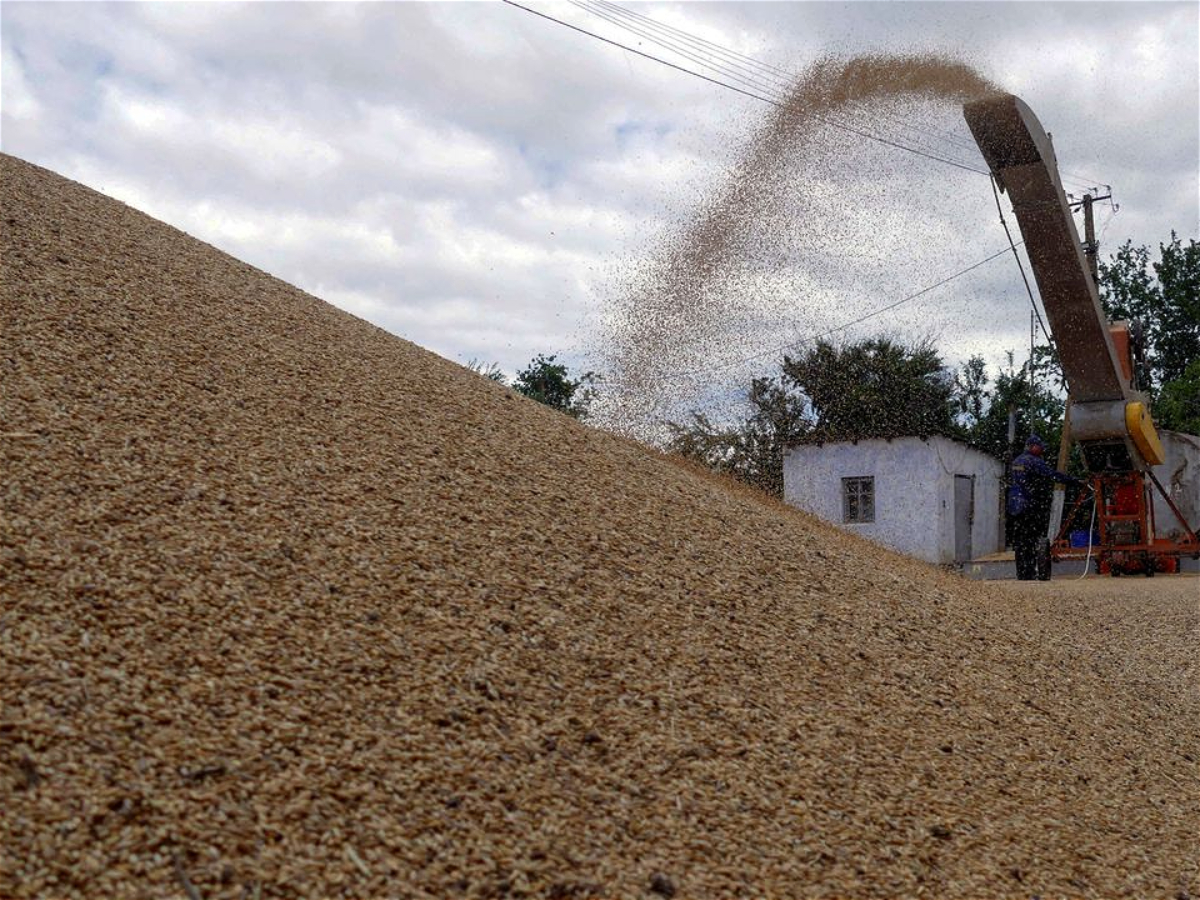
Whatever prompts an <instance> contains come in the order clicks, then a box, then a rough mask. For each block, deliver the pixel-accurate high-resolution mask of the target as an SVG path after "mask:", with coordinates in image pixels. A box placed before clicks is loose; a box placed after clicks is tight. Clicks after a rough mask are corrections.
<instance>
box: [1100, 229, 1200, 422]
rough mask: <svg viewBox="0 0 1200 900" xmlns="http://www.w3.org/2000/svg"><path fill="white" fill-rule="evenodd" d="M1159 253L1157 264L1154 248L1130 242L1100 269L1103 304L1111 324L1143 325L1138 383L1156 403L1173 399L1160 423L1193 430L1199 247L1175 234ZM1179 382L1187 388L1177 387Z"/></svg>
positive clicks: (1159, 413)
mask: <svg viewBox="0 0 1200 900" xmlns="http://www.w3.org/2000/svg"><path fill="white" fill-rule="evenodd" d="M1158 249H1159V259H1158V261H1157V262H1153V261H1152V260H1151V255H1150V250H1149V248H1147V247H1135V246H1133V243H1132V242H1131V241H1126V243H1125V244H1124V246H1122V247H1121V248H1120V249H1119V250H1118V251H1117V252H1116V253H1115V254H1114V255H1113V256H1111V257H1110V260H1109V262H1108V263H1107V264H1105V263H1101V265H1100V299H1101V302H1102V303H1103V305H1104V311H1105V313H1106V314H1107V315H1108V317H1109V318H1110V319H1113V320H1117V319H1134V320H1137V321H1140V322H1141V323H1142V325H1143V327H1144V328H1145V335H1146V354H1145V361H1144V366H1143V369H1142V371H1141V372H1139V382H1140V383H1141V385H1142V387H1143V389H1145V390H1146V391H1147V392H1148V393H1149V394H1150V395H1151V397H1152V398H1158V397H1160V396H1163V397H1170V398H1171V400H1170V401H1169V402H1168V403H1166V404H1164V405H1163V406H1161V407H1159V406H1157V405H1156V407H1155V418H1156V420H1157V421H1158V423H1159V424H1160V425H1162V426H1163V427H1166V428H1175V429H1179V430H1186V429H1187V428H1188V427H1194V423H1193V422H1192V420H1191V419H1189V418H1188V413H1187V412H1186V409H1187V408H1188V402H1187V401H1188V396H1189V395H1188V391H1189V390H1190V391H1192V394H1191V396H1194V395H1195V393H1194V392H1195V382H1194V381H1193V380H1192V378H1191V376H1189V375H1188V372H1189V371H1190V367H1191V365H1192V364H1193V363H1194V362H1195V361H1196V360H1197V359H1200V244H1198V243H1197V242H1196V241H1195V240H1191V241H1189V242H1188V243H1187V244H1186V245H1185V244H1183V243H1182V242H1181V241H1180V239H1179V237H1178V235H1176V234H1175V232H1171V240H1170V242H1169V243H1166V244H1159V247H1158ZM1177 381H1178V382H1182V383H1181V384H1179V385H1175V384H1174V383H1175V382H1177ZM1189 385H1191V387H1189ZM1181 398H1182V400H1183V401H1184V402H1183V403H1182V405H1181V404H1180V402H1179V401H1180V399H1181ZM1179 416H1183V418H1182V419H1181V418H1178V417H1179ZM1189 423H1191V424H1189Z"/></svg>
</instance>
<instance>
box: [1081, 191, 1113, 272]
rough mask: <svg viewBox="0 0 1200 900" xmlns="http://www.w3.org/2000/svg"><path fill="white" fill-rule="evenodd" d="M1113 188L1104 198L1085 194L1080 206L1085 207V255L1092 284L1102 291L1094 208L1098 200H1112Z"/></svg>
mask: <svg viewBox="0 0 1200 900" xmlns="http://www.w3.org/2000/svg"><path fill="white" fill-rule="evenodd" d="M1111 199H1112V188H1109V191H1108V193H1107V194H1105V195H1104V196H1102V197H1093V196H1092V195H1091V194H1084V195H1083V199H1082V200H1080V201H1079V205H1080V206H1082V207H1083V253H1084V255H1085V256H1086V257H1087V261H1088V269H1090V270H1091V273H1092V283H1093V284H1095V285H1096V290H1100V245H1099V244H1098V243H1097V242H1096V219H1095V217H1094V216H1093V215H1092V207H1093V206H1094V205H1095V203H1096V201H1097V200H1111Z"/></svg>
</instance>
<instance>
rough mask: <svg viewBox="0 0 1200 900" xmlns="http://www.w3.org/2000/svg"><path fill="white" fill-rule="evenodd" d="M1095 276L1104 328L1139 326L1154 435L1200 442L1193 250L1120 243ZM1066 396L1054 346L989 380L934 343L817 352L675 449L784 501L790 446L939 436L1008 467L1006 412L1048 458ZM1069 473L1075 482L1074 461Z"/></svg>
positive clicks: (690, 427) (754, 383)
mask: <svg viewBox="0 0 1200 900" xmlns="http://www.w3.org/2000/svg"><path fill="white" fill-rule="evenodd" d="M1099 269H1100V292H1101V301H1102V304H1103V306H1104V311H1105V313H1106V314H1107V315H1108V317H1109V319H1110V320H1112V321H1116V320H1121V319H1130V320H1136V321H1138V322H1140V323H1142V326H1143V330H1144V339H1143V343H1144V352H1143V353H1142V355H1141V359H1140V362H1139V369H1140V371H1139V373H1138V375H1139V378H1138V381H1139V386H1140V389H1141V390H1144V391H1145V392H1146V393H1147V394H1149V395H1150V398H1151V402H1152V408H1153V411H1154V416H1155V420H1156V422H1157V424H1158V425H1159V427H1160V428H1164V429H1168V430H1174V431H1183V432H1187V433H1191V434H1200V244H1197V242H1196V241H1195V240H1192V241H1189V242H1188V243H1187V244H1183V243H1182V242H1181V241H1180V240H1179V238H1178V236H1177V235H1175V234H1174V233H1172V235H1171V240H1170V242H1168V243H1165V244H1160V245H1159V258H1158V260H1157V261H1155V260H1152V259H1151V254H1150V251H1149V250H1148V248H1146V247H1134V246H1133V244H1132V243H1131V242H1127V243H1126V244H1125V245H1124V246H1123V247H1121V248H1120V250H1119V251H1118V252H1117V253H1116V254H1114V255H1113V256H1112V257H1111V258H1110V261H1109V262H1108V263H1106V264H1101V265H1100V267H1099ZM1064 390H1065V385H1064V379H1063V375H1062V370H1061V368H1060V367H1059V364H1058V360H1057V358H1056V357H1055V354H1054V351H1053V349H1052V348H1051V347H1049V346H1041V347H1036V348H1035V350H1034V352H1033V353H1032V354H1031V357H1030V358H1029V359H1027V360H1026V361H1025V363H1024V364H1022V365H1021V366H1020V367H1019V368H1018V367H1016V366H1015V364H1014V362H1013V354H1011V353H1010V354H1009V365H1008V367H1007V369H1003V368H1002V369H1001V371H999V372H998V373H996V375H995V378H994V380H993V379H992V378H991V377H990V375H989V372H988V368H987V365H986V363H985V362H984V360H983V358H982V357H979V356H973V357H971V358H970V359H968V360H966V361H965V362H964V363H961V364H960V365H959V366H958V368H957V369H951V368H949V367H947V366H946V364H945V361H944V360H943V358H942V357H941V355H940V354H939V353H938V351H937V349H936V347H935V346H934V345H933V343H932V342H930V341H923V342H918V343H915V344H905V343H903V342H900V341H897V340H895V339H893V338H890V337H886V336H881V337H875V338H870V339H867V340H863V341H858V342H855V343H848V344H842V345H837V344H834V343H832V342H829V341H818V342H817V343H816V344H815V345H813V346H811V347H809V348H808V349H807V350H806V351H805V352H803V353H800V354H798V355H796V356H785V357H784V359H783V363H782V366H781V367H780V369H779V371H778V372H776V373H771V374H767V375H764V376H763V377H760V378H754V379H752V380H751V382H750V385H749V388H748V391H747V395H746V396H747V401H748V408H749V412H748V414H747V415H746V417H745V418H744V419H742V420H741V421H738V422H734V423H732V424H716V423H714V422H712V421H711V420H710V419H709V417H708V416H706V415H705V414H704V413H703V412H698V411H697V412H693V413H692V414H691V416H690V418H689V419H688V420H687V421H685V422H673V423H670V424H669V428H670V432H671V439H670V449H671V450H673V451H674V452H676V453H679V454H681V455H683V456H686V457H689V458H691V459H694V460H698V461H700V462H702V463H704V464H705V465H708V466H711V467H712V468H714V469H717V470H719V471H723V472H727V473H729V474H731V475H734V476H736V477H737V478H740V479H742V480H743V481H746V482H749V483H751V484H754V485H756V486H757V487H759V488H761V489H762V490H764V491H767V492H768V493H772V494H775V495H782V493H783V451H784V449H785V448H786V447H787V446H788V445H790V444H797V443H805V442H828V441H847V440H863V439H867V438H895V437H904V436H918V437H929V436H932V435H942V436H945V437H950V438H953V439H956V440H960V441H963V442H965V443H967V444H970V445H971V446H974V447H976V448H978V449H980V450H982V451H983V452H985V453H988V454H990V455H991V456H994V457H995V458H997V459H999V460H1001V461H1002V462H1005V463H1007V461H1008V459H1009V458H1010V457H1011V454H1012V452H1013V449H1014V448H1013V447H1011V446H1010V445H1009V440H1008V420H1009V414H1010V411H1011V412H1013V413H1015V415H1016V430H1017V434H1018V435H1019V436H1023V435H1028V434H1029V433H1031V432H1036V433H1038V434H1039V435H1041V436H1042V437H1043V439H1045V440H1046V443H1047V449H1048V452H1049V453H1050V454H1051V458H1053V456H1054V455H1055V454H1057V452H1058V445H1059V443H1060V441H1061V437H1062V421H1063V411H1064V407H1065V403H1064ZM1070 468H1074V469H1076V470H1077V471H1078V470H1079V468H1080V461H1079V460H1078V458H1077V457H1076V458H1074V459H1073V460H1072V464H1071V466H1070Z"/></svg>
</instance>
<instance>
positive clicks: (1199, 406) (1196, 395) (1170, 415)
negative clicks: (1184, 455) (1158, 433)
mask: <svg viewBox="0 0 1200 900" xmlns="http://www.w3.org/2000/svg"><path fill="white" fill-rule="evenodd" d="M1154 415H1155V418H1156V419H1157V420H1158V421H1159V422H1160V423H1161V424H1162V425H1163V427H1164V428H1170V429H1171V430H1173V431H1183V432H1186V433H1187V434H1200V358H1197V359H1194V360H1192V362H1191V364H1190V365H1189V366H1188V367H1187V368H1186V369H1185V370H1184V372H1183V375H1182V376H1181V377H1179V378H1176V379H1175V380H1174V381H1168V382H1167V383H1166V384H1165V385H1164V386H1163V389H1162V390H1161V391H1159V394H1158V400H1157V402H1156V403H1155V404H1154Z"/></svg>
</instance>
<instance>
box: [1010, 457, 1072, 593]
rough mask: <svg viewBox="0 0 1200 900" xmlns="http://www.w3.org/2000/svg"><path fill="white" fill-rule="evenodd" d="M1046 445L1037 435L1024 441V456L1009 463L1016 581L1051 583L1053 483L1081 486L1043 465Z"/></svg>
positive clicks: (1067, 476) (1047, 465)
mask: <svg viewBox="0 0 1200 900" xmlns="http://www.w3.org/2000/svg"><path fill="white" fill-rule="evenodd" d="M1045 454H1046V443H1045V441H1043V440H1042V439H1041V438H1040V437H1038V436H1037V435H1036V434H1031V435H1030V436H1029V439H1028V440H1027V441H1025V452H1024V453H1022V454H1021V455H1020V456H1018V457H1017V458H1016V459H1014V460H1013V461H1012V467H1011V468H1010V470H1009V480H1008V503H1007V508H1008V517H1009V521H1010V522H1011V523H1012V540H1013V549H1015V550H1016V551H1017V578H1018V579H1019V580H1021V581H1034V580H1038V581H1049V580H1050V539H1049V535H1047V533H1046V532H1047V531H1048V530H1049V528H1050V506H1051V503H1052V501H1053V497H1054V482H1056V481H1058V482H1061V483H1063V484H1082V481H1081V480H1080V479H1078V478H1072V477H1071V476H1070V475H1068V474H1066V473H1065V472H1059V471H1058V470H1057V469H1054V468H1052V467H1051V466H1050V464H1049V463H1047V462H1046V460H1045V459H1043V457H1044V456H1045Z"/></svg>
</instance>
